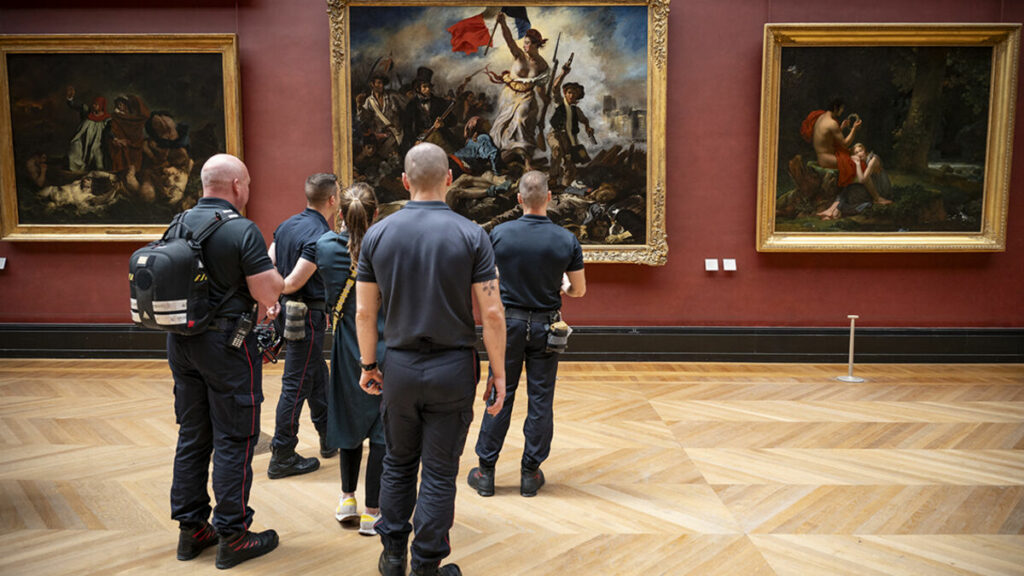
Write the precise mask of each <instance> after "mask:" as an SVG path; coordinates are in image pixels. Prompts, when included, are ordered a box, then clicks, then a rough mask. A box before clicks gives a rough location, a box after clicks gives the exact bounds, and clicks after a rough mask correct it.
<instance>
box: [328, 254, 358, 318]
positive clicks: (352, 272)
mask: <svg viewBox="0 0 1024 576" xmlns="http://www.w3.org/2000/svg"><path fill="white" fill-rule="evenodd" d="M355 283H356V263H355V261H353V262H352V265H351V266H349V268H348V278H346V279H345V288H344V289H342V291H341V295H340V296H338V302H337V303H336V304H335V305H334V312H333V313H331V326H337V325H338V320H339V319H340V318H341V317H342V313H341V308H342V306H344V305H345V300H346V299H348V293H349V292H350V291H351V290H352V285H353V284H355Z"/></svg>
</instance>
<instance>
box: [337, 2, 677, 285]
mask: <svg viewBox="0 0 1024 576" xmlns="http://www.w3.org/2000/svg"><path fill="white" fill-rule="evenodd" d="M669 1H670V0H598V1H584V0H560V1H557V2H553V1H539V0H526V1H524V2H520V4H522V5H525V6H543V5H558V6H594V5H622V6H646V7H647V22H648V23H647V26H648V36H647V37H648V42H647V61H648V78H647V109H648V115H647V215H646V216H647V234H646V243H644V244H635V245H613V244H601V245H585V246H584V249H583V252H584V259H585V260H586V261H587V262H616V263H632V264H647V265H650V266H662V265H664V264H665V263H666V262H667V260H668V242H667V234H666V231H665V119H666V115H665V104H666V86H667V83H666V74H667V55H668V11H669V7H668V5H669ZM370 5H378V6H380V5H384V6H484V5H486V2H484V3H481V2H479V1H477V0H404V1H402V0H327V8H328V14H329V15H330V27H331V95H332V98H331V101H332V108H333V118H334V122H333V123H332V127H333V138H334V169H335V172H336V173H337V174H338V175H339V178H340V179H341V180H342V181H343V182H351V181H352V169H353V166H352V133H351V130H350V129H349V126H350V122H351V118H352V99H351V97H350V96H349V95H350V94H351V82H352V80H351V70H350V60H349V55H350V50H349V47H350V36H349V28H348V22H349V9H350V8H351V7H353V6H370Z"/></svg>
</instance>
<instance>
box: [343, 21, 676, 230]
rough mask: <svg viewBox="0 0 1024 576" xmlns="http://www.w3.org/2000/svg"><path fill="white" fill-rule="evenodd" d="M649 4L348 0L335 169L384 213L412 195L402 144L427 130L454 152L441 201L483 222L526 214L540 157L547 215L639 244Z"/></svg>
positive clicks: (643, 222)
mask: <svg viewBox="0 0 1024 576" xmlns="http://www.w3.org/2000/svg"><path fill="white" fill-rule="evenodd" d="M648 17H649V15H648V7H647V5H646V4H643V3H640V4H637V5H616V6H548V5H527V6H518V7H483V6H465V5H462V4H461V3H460V4H456V5H449V4H444V5H437V6H431V5H426V6H424V5H416V6H395V5H389V6H380V5H373V4H372V3H365V4H362V3H353V5H352V6H350V7H348V18H347V23H348V27H347V29H346V32H347V33H348V34H349V46H350V51H349V54H348V60H349V61H348V62H345V63H344V64H346V65H347V66H348V70H347V71H348V77H347V78H346V80H347V82H348V90H347V93H346V94H345V95H344V96H345V97H346V98H348V99H349V102H348V104H347V105H348V106H349V107H350V110H351V112H350V118H351V122H350V124H349V125H348V129H349V130H350V132H349V134H347V135H346V136H347V137H348V138H350V143H351V148H350V153H349V154H348V155H347V158H344V159H343V161H342V165H343V169H342V170H340V171H339V173H342V174H343V173H344V172H347V171H348V169H349V168H350V169H351V177H352V180H354V181H363V182H367V183H369V184H371V185H372V186H373V187H374V189H375V191H376V193H377V196H378V198H379V199H380V201H381V202H382V203H383V204H384V207H383V208H382V212H383V213H384V214H387V213H388V212H389V211H393V210H396V209H399V208H400V207H401V205H402V204H403V203H404V202H405V201H407V200H408V197H409V195H408V192H407V191H406V190H405V189H404V188H403V186H402V181H401V174H402V158H403V157H404V154H405V152H406V151H408V150H409V148H411V147H412V146H414V145H415V144H417V143H418V142H431V143H434V144H437V145H438V146H440V147H441V148H443V149H444V150H445V152H446V153H447V154H448V156H449V166H450V168H451V170H452V173H453V179H454V182H453V184H452V186H451V188H450V190H449V191H448V197H447V203H448V205H449V206H450V207H451V208H452V209H453V210H455V211H456V212H458V213H459V214H462V215H463V216H466V217H467V218H469V219H471V220H473V221H475V222H477V223H478V224H480V225H481V226H482V227H483V228H484V229H485V230H488V231H489V230H491V229H493V228H494V226H496V225H498V224H500V223H502V222H505V221H508V220H512V219H515V218H518V217H519V216H521V215H522V210H521V209H520V208H519V206H518V204H517V202H516V194H517V191H518V181H519V178H520V176H522V174H523V173H525V172H527V171H529V170H541V171H544V172H546V173H547V174H548V176H549V187H550V190H551V193H552V201H551V204H550V205H549V210H548V215H549V216H550V217H551V219H552V220H553V221H555V222H556V223H558V224H561V225H563V226H565V227H566V228H567V229H569V230H570V231H572V232H573V233H574V234H575V235H576V236H577V237H578V238H579V240H580V242H581V243H582V244H583V245H584V246H596V245H603V246H612V247H622V248H628V247H645V246H646V245H647V244H649V240H650V230H649V212H650V206H649V200H650V197H649V193H648V189H649V187H650V182H649V179H648V168H649V164H650V162H649V156H648V154H649V150H648V146H649V141H648V140H649V127H648V117H649V115H648V112H649V110H648V109H649V104H650V103H649V90H648V88H649V85H648V79H649V77H650V75H649V73H648V72H649V70H648V50H649V42H648ZM346 144H347V143H346ZM343 178H344V176H343ZM662 202H663V199H662ZM661 230H662V232H663V225H662V228H661Z"/></svg>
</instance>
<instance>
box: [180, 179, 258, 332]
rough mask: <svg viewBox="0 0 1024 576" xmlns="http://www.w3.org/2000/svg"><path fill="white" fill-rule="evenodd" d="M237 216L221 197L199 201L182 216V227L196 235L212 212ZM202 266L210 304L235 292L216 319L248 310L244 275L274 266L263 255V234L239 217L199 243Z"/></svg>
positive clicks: (254, 225) (246, 286)
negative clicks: (236, 287) (210, 299)
mask: <svg viewBox="0 0 1024 576" xmlns="http://www.w3.org/2000/svg"><path fill="white" fill-rule="evenodd" d="M218 210H219V211H221V212H222V213H226V212H227V211H231V212H234V213H236V214H237V211H236V210H235V207H234V206H232V205H231V203H230V202H228V201H227V200H223V199H221V198H200V199H199V203H197V204H196V205H195V207H194V208H193V209H192V210H190V211H189V212H188V214H186V216H185V225H186V226H188V227H189V228H191V229H192V230H193V232H198V231H199V230H200V229H202V228H203V226H205V225H206V224H207V223H208V222H209V221H211V220H212V219H213V214H214V212H215V211H218ZM203 263H204V264H205V265H206V269H207V274H208V275H209V276H210V296H211V298H212V300H213V302H215V303H217V302H220V301H221V299H222V298H223V296H224V294H225V293H226V292H227V291H228V290H230V289H231V287H232V286H238V289H237V290H236V291H235V293H234V294H232V295H231V300H230V301H229V302H227V303H225V304H224V306H222V307H221V309H220V312H218V313H217V317H219V318H232V317H237V316H238V315H240V314H241V313H242V312H246V311H248V310H249V309H251V308H252V305H253V304H254V303H255V300H254V299H253V297H252V296H251V295H250V294H249V285H248V284H246V283H245V277H246V276H252V275H254V274H259V273H260V272H266V271H267V270H270V269H272V268H273V267H274V264H273V263H272V262H271V261H270V257H269V256H267V243H266V242H265V241H264V240H263V234H262V233H261V232H260V229H259V228H257V227H256V224H254V223H253V222H252V220H249V219H246V218H243V217H241V216H239V217H237V218H233V219H230V220H228V221H227V222H226V223H224V224H222V225H221V227H220V228H218V229H217V231H216V232H214V233H213V235H212V236H210V237H209V238H207V239H206V242H204V243H203Z"/></svg>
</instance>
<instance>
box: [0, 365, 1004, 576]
mask: <svg viewBox="0 0 1024 576" xmlns="http://www.w3.org/2000/svg"><path fill="white" fill-rule="evenodd" d="M845 371H846V367H845V366H839V365H806V364H714V363H667V362H658V363H566V364H563V365H562V366H561V367H560V370H559V382H558V387H557V393H556V399H555V411H556V412H555V413H556V422H555V439H554V443H553V447H552V453H551V458H550V459H549V460H548V461H547V462H545V464H544V471H545V474H546V476H547V479H548V484H547V485H546V486H545V488H544V489H543V490H542V491H541V493H540V494H539V495H538V496H537V497H535V498H529V499H526V498H522V497H520V496H519V493H518V481H519V470H518V463H519V458H520V455H521V451H522V448H523V437H522V430H521V426H522V425H521V423H522V419H523V418H524V417H525V412H526V402H525V396H524V397H520V398H519V399H518V400H519V402H517V403H516V406H515V409H514V423H513V425H512V427H511V429H510V432H509V437H508V439H507V441H506V444H505V448H504V451H503V455H502V458H501V459H500V460H499V462H498V468H497V474H496V478H497V483H498V486H497V488H496V494H495V496H493V497H491V498H480V497H479V496H477V495H476V494H475V492H473V491H472V490H470V489H468V487H466V486H465V480H464V479H465V475H466V473H467V472H468V470H469V468H471V467H472V466H474V465H476V456H475V454H474V452H473V445H474V443H475V440H476V434H477V431H478V429H479V419H480V408H481V406H477V413H476V420H475V421H474V423H473V425H472V428H471V430H470V435H469V441H468V442H467V446H466V450H465V452H464V454H463V457H462V468H461V472H460V478H459V492H458V496H457V499H456V522H455V526H453V528H452V532H451V540H452V545H453V553H452V556H451V558H450V560H451V561H454V562H457V563H459V564H460V565H461V566H462V568H463V571H464V573H466V574H467V575H472V574H477V575H487V576H492V575H496V576H504V575H518V574H542V575H556V576H579V575H584V574H587V575H589V574H614V575H634V574H662V575H673V576H675V575H681V574H693V575H700V576H707V575H711V576H716V575H722V576H735V575H737V574H742V575H744V576H746V575H751V576H760V575H765V576H807V575H818V574H823V575H847V574H849V575H857V576H864V575H885V576H902V575H915V576H916V575H922V574H927V575H929V576H930V575H943V576H944V575H957V576H962V575H1016V576H1020V575H1021V574H1022V573H1024V570H1022V569H1021V567H1022V566H1024V366H1021V365H863V366H858V375H859V376H862V377H865V378H867V379H868V381H867V382H864V383H861V384H847V383H842V382H838V381H836V380H835V376H837V375H842V374H845ZM280 376H281V365H280V364H278V365H269V366H268V367H267V369H266V371H265V381H264V389H265V396H266V398H267V400H266V403H265V404H264V410H263V416H262V422H261V425H262V429H263V432H264V433H263V434H262V435H261V443H260V447H259V448H258V449H257V455H256V457H255V458H254V464H253V467H254V473H255V479H254V483H253V489H252V499H251V502H250V504H251V505H252V507H253V508H254V509H255V510H256V517H255V525H254V528H256V529H263V528H267V527H273V528H274V529H276V530H277V531H278V532H279V534H280V535H281V546H280V548H279V549H278V550H276V551H274V552H273V553H271V554H269V555H267V556H265V557H263V558H260V559H257V560H253V561H251V562H247V563H246V564H244V565H243V566H240V567H238V568H236V569H235V571H236V572H238V573H240V574H250V575H257V576H263V575H272V574H273V575H277V574H304V575H313V576H315V575H321V574H322V575H327V574H331V575H334V574H338V573H352V574H375V573H376V560H377V556H378V554H379V551H380V544H379V541H378V540H377V539H376V538H367V537H363V536H360V535H359V534H358V533H356V532H355V531H354V530H349V529H345V528H342V527H341V526H339V525H338V523H337V522H336V521H335V520H334V515H333V513H334V507H335V504H336V503H337V498H338V492H339V488H340V487H339V471H338V460H337V458H334V459H331V460H325V461H323V465H322V467H321V469H320V470H318V471H317V472H315V473H313V474H309V475H306V476H302V477H297V478H289V479H285V480H275V481H271V480H269V479H268V478H267V476H266V469H267V465H268V463H269V458H270V455H269V453H268V451H267V449H266V443H267V440H268V438H269V433H272V431H273V419H274V410H273V406H274V405H275V403H276V401H277V396H278V393H279V390H280ZM172 403H173V395H172V386H171V378H170V373H169V371H168V369H167V365H166V363H165V362H162V361H149V360H124V361H115V360H52V359H38V360H27V359H13V360H12V359H0V574H4V575H5V576H7V575H22V574H24V575H26V576H27V575H32V576H37V575H60V576H63V575H68V576H70V575H75V576H79V575H96V576H99V575H103V576H108V575H125V574H161V575H163V574H169V575H177V574H214V573H217V571H216V569H215V568H214V567H213V558H214V555H215V553H214V551H213V550H208V551H206V552H204V553H203V554H202V555H201V556H200V557H199V558H197V559H195V560H193V561H190V562H179V561H177V560H176V559H175V557H174V551H175V545H176V540H177V526H176V525H175V523H174V522H172V521H171V520H170V518H169V516H170V511H169V504H168V499H169V496H168V492H169V489H170V481H171V464H172V460H173V456H174V444H175V442H176V439H177V427H176V425H175V422H174V413H173V404H172ZM299 440H300V442H299V446H298V449H299V451H300V452H303V453H305V454H307V455H313V454H314V453H315V452H316V448H317V437H316V433H315V431H314V430H313V427H312V425H311V423H310V422H309V420H308V416H303V421H302V428H301V430H300V434H299ZM357 495H358V496H359V498H360V499H361V498H362V495H363V494H362V486H361V487H360V489H359V491H357Z"/></svg>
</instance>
